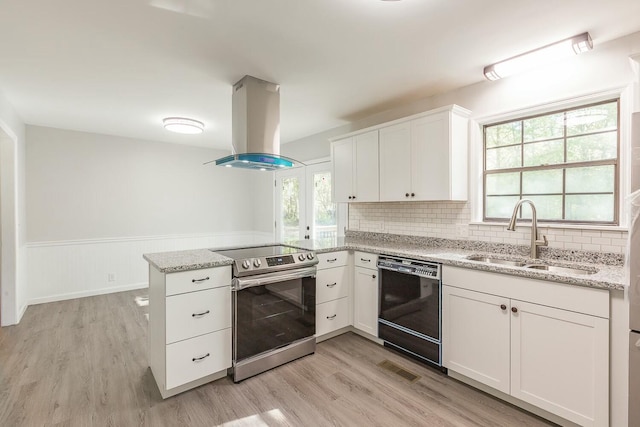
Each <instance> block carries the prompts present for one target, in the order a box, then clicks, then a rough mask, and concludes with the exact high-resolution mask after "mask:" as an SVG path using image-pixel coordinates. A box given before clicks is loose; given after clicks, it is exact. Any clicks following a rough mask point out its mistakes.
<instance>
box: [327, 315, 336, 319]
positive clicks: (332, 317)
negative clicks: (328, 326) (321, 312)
mask: <svg viewBox="0 0 640 427" xmlns="http://www.w3.org/2000/svg"><path fill="white" fill-rule="evenodd" d="M336 316H337V314H334V315H333V316H327V320H333V319H335V318H336Z"/></svg>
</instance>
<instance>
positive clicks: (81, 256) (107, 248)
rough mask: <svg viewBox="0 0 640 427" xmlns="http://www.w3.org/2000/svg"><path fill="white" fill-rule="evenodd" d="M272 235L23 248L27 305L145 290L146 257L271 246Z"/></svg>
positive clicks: (162, 238)
mask: <svg viewBox="0 0 640 427" xmlns="http://www.w3.org/2000/svg"><path fill="white" fill-rule="evenodd" d="M273 240H274V239H273V234H271V233H254V232H233V233H216V234H207V235H187V236H153V237H139V238H138V237H135V238H122V239H99V240H76V241H58V242H40V243H29V244H27V262H28V268H27V283H28V286H27V295H28V304H29V305H31V304H40V303H44V302H51V301H60V300H65V299H72V298H80V297H85V296H91V295H100V294H105V293H111V292H120V291H125V290H130V289H137V288H144V287H147V286H148V277H147V276H148V274H149V272H148V263H147V262H146V261H145V260H144V259H143V258H142V254H144V253H153V252H166V251H179V250H186V249H196V248H213V247H225V246H237V245H250V244H262V243H271V242H273Z"/></svg>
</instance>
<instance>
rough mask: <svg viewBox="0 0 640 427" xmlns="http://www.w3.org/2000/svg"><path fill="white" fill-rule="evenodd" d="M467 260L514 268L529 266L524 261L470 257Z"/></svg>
mask: <svg viewBox="0 0 640 427" xmlns="http://www.w3.org/2000/svg"><path fill="white" fill-rule="evenodd" d="M467 259H468V260H470V261H479V262H486V263H489V264H502V265H511V266H514V267H524V266H525V265H527V263H526V262H523V261H515V260H510V259H500V258H491V257H486V256H470V257H467Z"/></svg>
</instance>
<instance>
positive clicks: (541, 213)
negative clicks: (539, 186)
mask: <svg viewBox="0 0 640 427" xmlns="http://www.w3.org/2000/svg"><path fill="white" fill-rule="evenodd" d="M523 198H525V199H529V200H531V201H532V202H533V203H534V204H535V205H536V214H537V215H538V220H539V221H540V220H544V219H547V220H556V219H562V196H525V197H523ZM531 213H532V210H531V206H530V205H529V204H524V205H522V217H523V218H531Z"/></svg>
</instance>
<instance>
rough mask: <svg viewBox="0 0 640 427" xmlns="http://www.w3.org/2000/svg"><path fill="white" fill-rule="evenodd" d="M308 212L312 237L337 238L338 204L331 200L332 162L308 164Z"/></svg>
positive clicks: (310, 235)
mask: <svg viewBox="0 0 640 427" xmlns="http://www.w3.org/2000/svg"><path fill="white" fill-rule="evenodd" d="M307 186H308V188H307V194H308V195H309V197H308V200H307V205H308V208H307V209H308V212H309V213H310V214H311V218H310V221H309V224H310V225H311V227H310V228H311V229H310V230H309V232H308V233H307V234H309V237H310V238H311V239H326V238H335V237H336V236H337V230H338V215H337V206H336V204H335V203H333V202H332V201H331V164H330V163H318V164H315V165H311V166H307Z"/></svg>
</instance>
